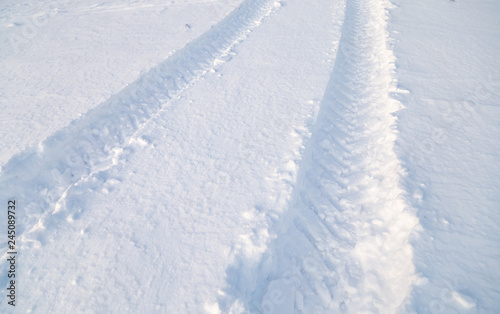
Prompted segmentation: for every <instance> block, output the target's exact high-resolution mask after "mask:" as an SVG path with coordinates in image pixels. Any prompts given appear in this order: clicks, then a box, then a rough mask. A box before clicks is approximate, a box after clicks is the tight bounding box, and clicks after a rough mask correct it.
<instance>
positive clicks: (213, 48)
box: [0, 0, 279, 282]
mask: <svg viewBox="0 0 500 314" xmlns="http://www.w3.org/2000/svg"><path fill="white" fill-rule="evenodd" d="M278 4H279V2H278V1H275V0H247V1H244V2H243V3H242V4H241V5H240V6H239V7H238V8H237V9H235V10H234V11H233V12H231V13H230V14H229V15H228V16H227V17H226V18H225V19H223V20H222V21H221V22H219V23H218V24H216V25H215V26H213V27H212V29H210V30H209V31H208V32H206V33H205V34H203V35H202V36H200V37H199V38H197V39H196V40H194V41H192V42H190V43H189V44H187V45H186V46H185V47H184V48H183V49H182V50H179V51H178V52H176V53H174V54H173V55H172V56H170V57H169V58H168V59H167V60H165V61H164V62H162V63H161V64H159V65H158V66H157V67H155V68H153V69H151V70H150V71H149V72H148V73H146V74H144V75H143V76H142V77H141V78H139V79H138V80H137V81H135V82H134V83H132V84H130V85H129V86H127V87H126V88H125V89H123V90H122V91H121V92H119V93H118V94H116V95H114V96H113V97H111V98H110V99H108V100H107V101H106V102H104V103H103V104H101V105H100V106H99V107H97V108H96V109H94V110H92V111H90V112H88V113H87V114H86V115H85V116H84V117H82V118H81V119H79V120H77V121H74V122H73V123H72V124H71V125H69V126H68V127H66V128H64V129H62V130H60V131H58V132H56V133H55V134H54V135H52V136H51V137H49V138H48V139H46V140H45V141H44V142H42V143H40V144H39V145H38V147H34V148H31V149H29V150H27V151H25V152H23V153H21V154H19V155H16V156H14V157H13V158H11V159H10V160H9V162H8V163H7V164H6V165H5V166H4V167H3V169H2V170H1V172H0V198H1V200H2V202H4V204H6V203H7V200H9V199H15V200H16V204H19V205H18V207H19V210H20V212H22V214H21V215H20V216H19V217H18V218H17V226H18V229H17V230H18V234H17V236H18V239H20V240H21V241H20V242H21V245H29V243H31V245H32V246H34V247H39V246H42V245H43V242H44V240H43V237H41V236H37V233H38V234H39V233H40V231H41V232H42V233H43V230H45V229H47V227H48V226H51V225H53V224H57V223H59V222H60V221H61V220H62V219H61V216H64V217H65V218H66V219H67V220H71V219H73V218H74V217H75V216H78V215H72V214H75V213H64V212H65V211H67V209H66V208H65V197H66V195H67V192H68V191H69V190H71V189H72V187H75V186H77V185H79V184H80V183H81V182H83V181H85V180H88V179H89V178H90V177H91V176H92V175H94V174H97V173H99V172H101V171H104V170H106V169H109V168H110V167H112V166H113V165H115V164H117V163H118V162H119V156H120V155H121V154H123V153H126V152H129V151H133V149H134V148H135V147H140V146H143V145H144V143H147V140H145V139H142V138H136V137H137V136H136V134H137V133H138V131H140V130H141V129H142V128H144V127H145V126H146V125H147V123H148V121H149V120H150V119H152V118H154V117H155V115H157V114H158V113H159V112H160V111H161V110H162V108H164V107H165V106H167V105H169V104H170V101H171V100H173V99H176V98H178V97H179V94H180V93H181V92H182V91H183V90H184V89H186V88H188V87H189V86H190V85H191V84H192V83H193V82H195V81H196V80H199V79H200V78H201V77H202V76H203V75H204V74H205V73H206V72H207V71H209V70H213V69H215V68H216V67H218V66H220V64H222V63H224V62H226V61H227V60H229V59H230V58H229V54H230V51H231V49H232V47H233V46H234V45H236V44H237V43H238V42H240V41H241V40H243V39H244V38H245V36H247V34H248V33H249V32H250V31H251V30H252V29H253V28H255V27H256V26H258V25H259V24H260V22H261V21H262V19H263V18H265V17H266V16H268V15H270V14H271V13H272V12H273V10H274V9H275V8H277V7H278V6H279V5H278ZM105 183H106V182H103V184H105ZM77 214H78V213H77ZM64 217H62V218H64ZM1 247H2V248H3V249H5V248H6V242H4V241H2V243H1ZM4 251H6V249H5V250H4ZM4 258H5V254H4V256H3V257H2V259H3V260H4V261H5V259H4ZM2 264H3V265H2V267H6V264H5V262H4V263H2ZM3 281H4V280H2V282H3Z"/></svg>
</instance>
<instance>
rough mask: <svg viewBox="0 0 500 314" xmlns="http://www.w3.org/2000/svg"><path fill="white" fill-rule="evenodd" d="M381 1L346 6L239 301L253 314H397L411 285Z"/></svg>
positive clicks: (412, 220)
mask: <svg viewBox="0 0 500 314" xmlns="http://www.w3.org/2000/svg"><path fill="white" fill-rule="evenodd" d="M388 5H389V2H388V1H387V2H386V1H378V0H370V1H362V0H350V1H347V3H346V11H345V21H344V25H343V28H342V37H341V40H340V43H339V51H338V53H337V57H336V60H335V66H334V69H333V72H332V76H331V78H330V82H329V84H328V87H327V89H326V91H325V94H324V98H323V101H322V104H321V109H320V112H319V115H318V119H317V121H316V124H315V125H314V127H313V130H312V137H311V139H310V142H309V143H308V146H307V149H306V152H305V153H304V157H303V160H302V164H301V167H300V170H299V173H298V177H297V183H296V186H295V188H294V192H293V195H292V201H291V203H290V209H289V211H288V212H286V213H285V214H284V217H282V219H281V222H280V223H279V226H277V227H276V228H275V229H276V231H274V232H275V234H276V239H275V240H274V241H273V242H272V243H271V244H270V245H269V249H268V252H267V253H266V254H265V255H264V257H263V260H262V262H261V264H260V265H259V266H258V269H256V270H254V271H255V272H258V273H259V275H258V279H257V282H256V283H254V284H252V287H251V288H249V290H248V291H247V292H246V298H248V299H247V300H243V303H245V306H246V307H247V308H248V310H249V311H251V312H253V313H327V312H328V313H338V312H348V313H362V312H363V313H365V312H369V313H379V312H380V313H394V312H398V311H402V310H403V309H404V306H405V304H406V302H407V298H408V297H409V295H410V292H411V289H412V285H413V283H414V280H415V274H414V266H413V262H412V248H411V246H410V244H409V243H408V238H409V236H410V233H411V231H412V229H413V228H414V226H415V225H416V224H417V223H418V221H417V218H416V217H415V215H414V214H413V213H412V211H411V209H410V208H408V206H407V204H406V203H405V201H404V196H405V192H404V190H403V189H402V188H401V184H400V181H401V176H402V175H403V174H404V170H403V168H402V167H401V164H400V162H399V160H398V158H397V156H396V154H395V152H394V143H395V141H396V130H395V120H396V118H395V117H394V115H393V114H392V113H394V112H395V111H397V110H399V108H400V104H399V103H398V102H397V101H396V100H394V99H392V98H391V97H390V94H391V93H392V92H394V91H395V90H396V82H395V80H394V78H393V71H394V65H393V63H394V56H393V53H392V51H391V50H389V48H388V47H387V31H386V9H387V7H388Z"/></svg>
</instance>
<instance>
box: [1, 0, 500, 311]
mask: <svg viewBox="0 0 500 314" xmlns="http://www.w3.org/2000/svg"><path fill="white" fill-rule="evenodd" d="M225 3H226V5H227V7H229V2H225ZM231 3H233V2H231ZM15 5H16V4H10V5H8V4H5V5H4V9H3V11H0V12H15V10H20V9H13V7H14V8H16V6H15ZM17 5H18V6H19V5H21V4H17ZM179 5H181V6H184V5H185V6H192V8H193V9H194V8H196V7H197V6H202V5H206V6H207V8H208V7H210V6H211V4H209V2H206V1H175V2H174V1H172V2H171V3H170V4H166V5H164V6H163V5H159V4H158V3H157V2H151V3H149V4H148V3H147V2H141V1H135V2H132V1H131V2H129V3H127V5H124V4H122V3H120V4H118V2H117V3H116V5H114V4H113V3H112V2H109V1H108V2H107V3H105V4H104V3H102V4H100V5H99V3H95V4H90V5H88V6H85V8H86V9H85V10H84V11H86V12H87V13H89V14H90V16H92V14H102V13H103V12H107V13H110V12H112V13H113V14H116V16H117V17H119V16H120V14H125V13H123V12H128V11H131V12H136V11H137V12H138V10H146V11H147V10H149V9H148V8H154V10H160V11H159V12H164V10H170V9H171V7H173V6H179ZM214 5H215V4H214ZM59 6H60V7H59V8H58V6H57V5H55V6H54V5H51V6H47V7H46V8H47V10H49V11H47V12H52V13H54V12H61V11H60V10H62V8H64V10H65V12H71V10H72V7H71V5H70V4H69V3H65V5H64V6H61V3H59ZM75 6H79V10H80V9H81V6H82V4H81V3H78V4H75ZM157 6H158V8H157ZM9 10H10V11H9ZM146 11H144V12H146ZM148 12H149V11H148ZM155 12H156V11H155ZM196 12H198V11H196ZM494 12H499V6H498V5H496V4H493V2H492V1H480V3H479V4H474V6H473V5H472V4H468V3H467V2H466V1H439V2H438V3H437V4H436V1H434V0H432V1H431V0H424V1H423V3H418V4H414V3H399V2H398V1H396V2H394V3H391V2H389V1H376V0H366V1H362V0H347V1H342V0H335V1H330V2H327V1H320V0H314V1H299V0H288V1H273V0H247V1H242V2H240V3H239V5H238V6H237V7H235V8H234V10H232V11H231V12H230V13H228V14H227V15H225V17H224V18H223V19H222V20H220V21H219V20H217V19H216V18H214V17H213V16H211V17H206V18H205V20H204V21H203V23H202V24H203V25H205V26H207V25H209V24H210V23H213V26H212V27H211V28H210V29H208V27H206V28H207V29H206V31H204V32H203V33H202V34H200V36H198V37H197V38H196V39H191V38H189V36H192V35H186V41H185V43H186V44H185V46H184V47H183V48H181V49H178V48H175V49H178V50H177V51H176V52H175V53H173V54H171V55H169V56H168V57H167V58H166V60H164V61H162V62H160V63H158V64H157V65H156V66H154V67H153V68H151V70H149V71H147V72H145V73H144V74H142V75H141V76H140V77H139V78H138V79H137V80H136V81H134V82H133V83H131V84H129V85H128V86H127V87H125V88H124V89H122V90H121V91H119V92H117V93H116V94H114V95H113V96H111V97H110V98H109V99H108V100H106V101H104V102H103V103H101V104H99V105H97V106H93V107H95V108H93V109H90V108H91V107H92V106H90V105H89V106H90V107H86V108H87V109H90V110H88V112H86V113H85V114H84V115H83V116H82V117H81V118H79V119H77V120H74V121H73V122H72V123H71V124H70V125H69V126H67V127H64V128H61V129H59V131H57V132H53V133H52V135H50V136H49V137H48V138H46V139H45V140H43V136H41V138H37V137H36V136H32V137H31V138H30V135H29V134H28V133H26V134H25V135H24V136H25V138H24V139H23V144H24V145H27V146H29V145H31V144H30V143H31V142H35V143H37V142H39V144H37V145H34V146H32V147H31V148H28V149H25V150H24V151H22V152H21V153H18V154H15V155H14V156H12V157H10V159H9V160H8V161H7V162H5V164H4V165H3V167H2V169H1V172H0V200H1V202H2V204H7V200H9V199H15V200H16V202H17V204H18V208H19V209H18V211H19V214H18V216H17V220H16V221H17V222H16V224H17V229H16V230H17V240H18V241H17V243H18V244H17V245H18V251H19V255H18V257H17V258H18V261H19V263H18V264H17V267H18V268H17V275H16V276H17V278H18V281H17V282H18V284H17V287H18V288H17V289H18V290H17V302H18V303H17V307H16V308H17V310H18V311H21V312H33V313H66V312H77V313H80V312H85V313H87V312H88V313H202V312H208V313H407V312H409V313H412V312H416V313H449V312H456V313H492V312H495V311H497V310H499V309H500V303H499V301H498V300H500V292H499V288H498V284H497V283H498V282H499V280H500V278H499V276H500V271H499V270H500V264H499V261H500V246H499V245H498V243H500V238H499V236H498V232H497V231H498V223H499V222H500V216H499V213H498V210H496V208H498V205H499V204H500V200H499V199H498V193H497V191H498V188H499V187H500V182H499V179H498V176H496V175H495V174H498V173H500V169H499V167H500V165H499V162H498V152H500V146H499V145H500V144H499V142H498V138H499V135H500V124H499V123H498V121H500V112H499V106H498V103H500V97H499V94H498V84H497V82H499V81H500V75H499V69H500V67H495V66H493V67H490V66H488V64H493V65H498V62H497V61H495V60H494V59H493V56H494V55H495V54H494V52H495V51H498V50H495V49H497V48H500V47H499V44H500V43H499V41H498V29H500V27H496V28H495V27H491V28H488V27H487V26H489V25H497V26H498V22H497V21H496V18H495V17H494V16H495V15H494ZM464 13H468V17H469V19H468V20H467V21H462V20H461V18H462V17H463V14H464ZM54 14H55V13H54ZM143 14H146V13H143ZM145 16H147V15H145ZM201 16H202V15H200V19H202V17H201ZM0 17H1V20H2V21H7V20H9V19H8V18H6V17H5V16H3V15H0ZM170 18H172V19H175V15H170ZM12 20H14V19H12ZM178 21H179V23H182V25H183V27H184V28H185V31H186V32H191V30H190V29H191V27H193V26H192V25H189V24H186V25H184V24H185V23H183V21H184V17H183V18H181V17H180V16H179V17H178ZM9 23H10V22H9ZM81 23H82V24H81V25H84V24H85V22H81ZM11 24H12V23H11ZM11 24H8V27H15V24H12V25H11ZM421 24H422V25H424V26H420V25H421ZM48 25H49V26H50V24H48ZM456 25H457V26H456ZM49 26H47V27H48V28H46V30H50V29H51V28H50V27H49ZM455 27H457V28H458V29H459V30H460V32H459V31H457V30H455ZM476 27H477V28H479V29H483V30H484V32H483V34H484V36H475V34H476ZM429 29H430V30H434V32H435V33H434V34H433V35H434V36H436V38H434V37H429V36H428V33H429ZM39 31H40V32H41V33H40V35H39V36H45V35H46V34H45V33H43V30H39ZM156 31H158V30H156ZM159 31H161V30H159ZM195 31H196V28H195ZM198 31H199V30H198ZM431 33H432V31H431ZM450 34H451V35H450ZM4 37H5V36H4ZM464 38H467V39H468V40H472V43H473V44H471V45H468V44H467V45H466V44H464V42H463V39H464ZM471 38H472V39H471ZM439 40H441V41H444V40H447V45H446V46H445V47H441V48H440V49H442V51H443V52H442V54H441V52H436V51H435V50H433V49H435V48H434V47H437V42H438V41H439ZM181 42H182V40H179V41H178V42H177V43H176V45H180V43H181ZM421 43H425V46H422V45H421ZM491 46H492V47H491ZM140 47H141V45H140V44H137V46H135V49H139V50H140V49H144V50H147V49H148V48H145V47H143V48H140ZM171 48H172V46H167V47H166V49H171ZM458 51H460V53H459V52H458ZM462 53H463V54H465V55H468V56H471V55H475V56H479V57H478V61H477V62H476V61H470V62H465V63H464V62H460V61H461V60H462V59H461V58H462V57H461V56H462V55H461V54H462ZM483 54H484V55H483ZM167 55H168V53H167ZM444 55H446V58H444V57H443V56H444ZM429 56H433V57H434V58H429ZM157 57H158V55H156V57H155V58H157ZM9 60H11V61H10V62H14V61H13V60H14V59H12V57H11V58H10V59H9ZM436 60H438V61H439V62H438V61H436ZM18 62H19V63H21V62H20V61H18ZM495 62H497V63H495ZM13 64H15V63H13ZM131 66H133V67H136V68H137V69H140V70H144V67H145V66H146V63H134V64H133V65H131ZM9 68H10V69H11V68H13V67H12V66H10V67H9ZM87 71H90V70H87ZM83 73H90V72H83ZM120 73H124V74H125V72H120ZM443 73H446V74H447V75H449V76H448V77H446V78H443V77H442V75H443ZM462 73H466V74H467V75H466V78H467V79H463V78H460V77H459V76H460V75H461V74H462ZM127 75H130V73H128V74H127ZM475 75H478V77H479V78H477V79H476V78H475ZM101 80H102V81H103V82H105V81H106V80H108V78H101ZM6 81H7V80H5V79H3V82H6ZM449 81H451V83H450V82H449ZM75 82H79V81H78V80H77V79H75ZM5 84H6V86H9V89H7V91H6V92H5V95H12V94H14V93H13V92H12V88H13V87H11V85H7V83H5ZM117 84H118V83H116V84H115V85H113V86H114V87H113V88H116V87H117V86H118V85H117ZM450 84H451V85H452V86H451V87H450V86H449V85H450ZM109 86H111V85H109ZM42 90H43V88H42ZM100 93H103V91H100ZM102 95H104V94H102ZM10 97H12V96H10ZM12 99H14V98H12ZM16 101H19V99H17V100H16ZM28 109H29V108H28ZM23 110H27V109H26V108H25V109H23ZM71 110H73V112H72V113H71V114H69V113H68V114H67V115H66V117H65V119H70V117H71V115H75V114H76V115H78V114H80V113H83V112H82V111H81V110H82V109H81V108H75V109H71ZM71 110H69V111H71ZM69 111H68V112H69ZM443 112H444V114H443ZM58 121H59V122H57V123H61V121H62V120H58ZM33 128H34V129H36V126H34V127H33ZM1 131H2V134H15V131H12V130H9V129H8V128H7V127H5V128H3V129H2V130H1ZM9 132H11V133H9ZM19 134H22V133H21V132H20V133H19ZM422 134H423V135H422ZM426 134H429V136H427V135H426ZM16 136H17V135H16ZM19 138H22V136H21V135H19ZM12 143H13V142H9V144H8V145H6V146H5V148H10V147H12V145H13V144H12ZM471 151H472V153H470V152H471ZM11 154H12V153H11ZM8 155H9V152H7V151H2V157H1V158H4V156H8ZM4 216H5V215H4ZM2 225H4V224H2ZM4 229H5V228H4ZM2 234H3V233H2ZM0 243H1V247H2V253H1V254H2V255H3V256H2V260H1V264H0V271H1V273H2V274H5V273H6V270H7V268H8V266H9V265H8V264H7V262H6V256H7V254H4V252H6V251H7V249H6V247H7V243H6V241H5V240H3V239H2V242H0ZM0 278H2V279H0V285H1V286H0V288H1V290H0V294H1V295H6V293H7V290H6V287H7V278H6V276H2V277H0ZM6 302H7V299H6V298H4V297H2V298H0V304H1V305H0V306H1V308H0V311H2V312H8V313H10V312H12V313H15V312H16V311H13V310H12V308H11V307H9V306H8V305H7V304H6Z"/></svg>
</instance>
